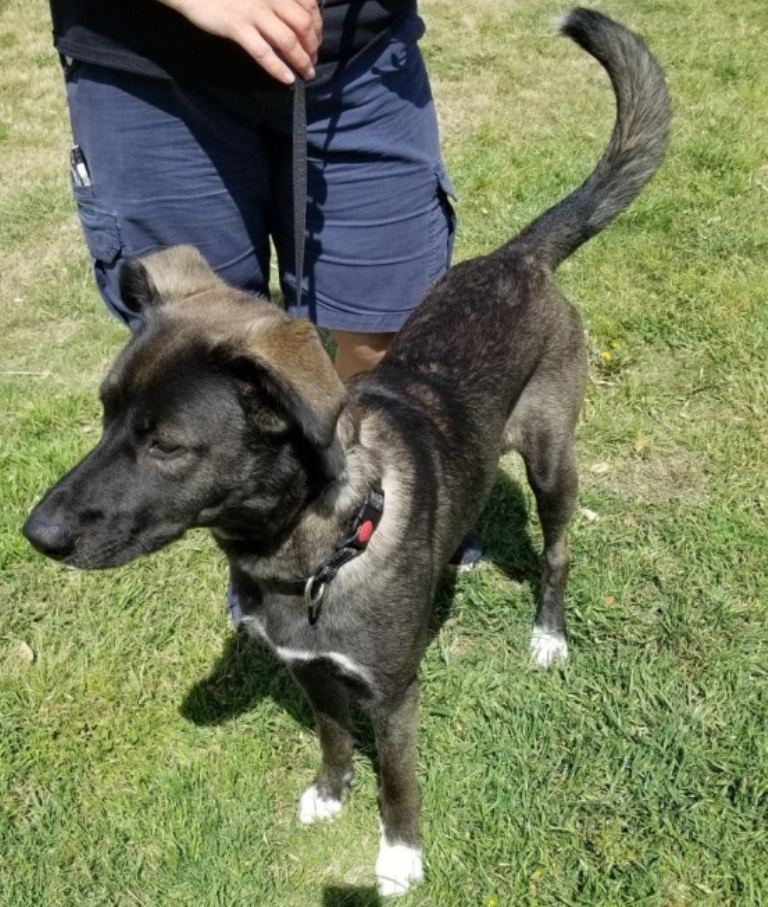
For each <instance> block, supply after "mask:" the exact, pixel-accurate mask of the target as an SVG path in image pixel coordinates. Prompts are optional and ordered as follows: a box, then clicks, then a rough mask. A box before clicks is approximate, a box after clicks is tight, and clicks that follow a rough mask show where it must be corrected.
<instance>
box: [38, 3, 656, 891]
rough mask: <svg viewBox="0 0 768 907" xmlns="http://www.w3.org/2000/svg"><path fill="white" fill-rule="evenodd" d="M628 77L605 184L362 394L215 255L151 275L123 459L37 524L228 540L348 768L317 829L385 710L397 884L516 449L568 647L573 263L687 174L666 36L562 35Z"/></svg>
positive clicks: (48, 539) (577, 15)
mask: <svg viewBox="0 0 768 907" xmlns="http://www.w3.org/2000/svg"><path fill="white" fill-rule="evenodd" d="M561 27H562V31H563V32H564V33H565V34H566V35H568V36H570V37H571V38H572V39H573V40H574V41H575V42H577V43H578V44H579V45H580V46H581V47H582V48H584V49H585V50H586V51H587V52H588V53H590V54H591V55H592V56H594V57H595V58H596V59H597V60H598V61H599V62H600V63H601V64H602V65H603V67H604V68H605V69H606V70H607V73H608V75H609V77H610V79H611V82H612V84H613V88H614V92H615V95H616V103H617V117H616V122H615V125H614V129H613V133H612V135H611V138H610V142H609V145H608V147H607V149H606V151H605V152H604V154H603V156H602V158H601V160H600V161H599V163H598V165H597V167H596V169H595V170H594V172H593V173H592V174H591V175H590V176H589V177H588V178H587V180H586V181H585V182H584V183H583V184H582V185H581V186H580V187H579V188H578V189H576V190H575V191H574V192H572V193H571V194H570V195H568V196H567V197H566V198H565V199H563V200H562V201H560V202H559V203H558V204H556V205H554V206H553V207H552V208H550V209H549V210H548V211H546V212H545V213H544V214H542V215H541V216H540V217H538V218H537V219H535V220H534V221H533V222H532V223H531V224H530V225H529V226H527V227H525V229H523V230H522V232H520V233H519V234H518V235H517V236H515V237H514V238H513V239H512V240H510V241H509V242H507V243H505V244H504V245H503V246H501V248H499V249H497V250H496V251H494V252H492V253H490V254H489V255H487V256H485V257H481V258H477V259H474V260H471V261H465V262H463V263H461V264H459V265H457V266H455V267H453V268H452V269H451V270H450V271H449V272H448V274H447V275H445V276H444V277H443V278H441V279H440V280H438V281H437V282H436V283H435V284H434V285H433V287H432V288H431V289H430V290H429V291H428V293H427V295H426V297H425V298H424V300H423V301H422V303H421V304H420V306H419V307H418V309H417V310H416V311H415V312H414V313H413V314H412V315H411V316H410V318H409V319H408V321H407V323H406V324H405V326H404V327H403V329H402V331H401V332H400V333H399V334H398V336H397V337H396V339H395V341H394V343H393V345H392V348H391V349H390V351H389V352H388V354H387V355H386V356H385V358H384V359H383V361H382V362H381V363H380V364H379V365H378V366H377V367H376V368H374V369H373V370H372V371H370V372H368V373H365V374H362V375H359V376H357V377H356V378H354V379H353V380H352V381H351V382H350V383H349V384H348V386H346V387H345V386H344V385H343V384H342V382H341V381H340V379H339V378H338V376H337V374H336V372H335V370H334V368H333V366H332V364H331V362H330V360H329V358H328V357H327V355H326V353H325V351H324V349H323V347H322V345H321V343H320V341H319V338H318V335H317V333H316V331H315V329H314V328H313V327H312V325H311V324H310V323H309V322H306V321H303V320H292V319H290V318H288V316H286V315H285V314H284V313H283V312H282V311H281V310H279V309H278V308H277V307H276V306H273V305H271V304H270V303H268V302H267V301H264V300H257V299H254V297H253V296H251V295H248V294H246V293H244V292H241V291H238V290H235V289H232V288H230V287H229V286H227V285H226V284H225V283H223V282H222V281H221V280H220V279H219V278H218V277H217V276H216V275H215V274H214V272H213V271H212V270H211V268H210V267H209V266H208V264H207V263H206V262H205V260H204V259H203V257H202V256H201V255H200V254H199V253H198V252H197V251H196V250H195V249H193V248H191V247H176V248H173V249H168V250H165V251H161V252H158V253H155V254H152V255H150V256H148V257H146V258H144V259H141V260H133V261H129V262H127V263H126V264H125V266H124V267H123V270H122V272H121V293H122V297H123V300H124V302H125V303H126V305H128V306H129V307H130V308H131V309H132V310H133V311H135V312H138V313H141V315H142V318H143V324H144V327H143V329H142V330H141V331H140V332H139V333H138V334H137V335H136V336H135V337H133V339H131V341H130V342H129V343H128V345H127V346H126V348H125V349H124V350H123V351H122V353H121V354H120V356H119V357H118V359H117V361H116V362H115V364H114V366H113V367H112V369H111V371H110V372H109V375H108V376H107V378H106V380H105V381H104V383H103V385H102V387H101V402H102V404H103V410H104V426H103V434H102V437H101V440H100V441H99V443H98V445H97V446H96V447H95V448H94V449H93V450H92V451H91V452H90V453H89V454H88V455H87V456H86V457H85V458H84V459H83V460H82V462H81V463H79V464H78V465H77V466H75V468H74V469H73V470H72V471H71V472H69V473H68V474H67V475H66V476H65V477H64V478H62V479H61V480H60V481H59V482H58V483H57V484H56V485H55V486H54V487H53V488H52V489H51V490H50V491H48V493H47V494H46V495H45V497H44V498H43V499H42V500H41V501H40V503H38V504H37V506H36V507H35V508H34V509H33V511H32V513H31V515H30V516H29V518H28V520H27V522H26V523H25V525H24V528H23V531H24V533H25V535H26V537H27V538H28V539H29V541H30V542H31V543H32V544H33V545H34V546H35V547H36V548H38V549H39V550H40V551H41V552H42V553H43V554H46V555H48V556H49V557H52V558H55V559H57V560H59V561H61V562H63V563H65V564H68V565H70V566H74V567H79V568H83V569H96V568H105V567H117V566H119V565H122V564H127V563H128V562H130V561H132V560H133V559H135V558H137V557H139V556H140V555H145V554H148V553H150V552H152V551H155V550H157V549H159V548H162V547H164V546H165V545H168V544H170V543H171V542H173V541H174V540H175V539H178V538H179V537H180V536H182V535H183V534H184V533H185V532H186V531H187V530H188V529H190V528H191V527H208V528H210V529H211V530H212V532H213V535H214V537H215V539H216V542H217V543H218V545H219V546H220V548H221V550H222V551H223V552H224V554H225V555H226V557H227V560H228V562H229V569H230V577H231V587H230V606H231V608H232V611H233V614H234V616H235V618H236V620H237V621H238V623H239V625H240V626H241V627H242V628H243V629H244V630H246V631H247V632H248V633H249V634H251V635H253V636H255V637H258V638H260V639H262V640H264V641H265V642H266V643H267V644H268V645H269V646H270V647H271V649H272V650H273V651H274V653H276V655H277V657H278V658H280V659H281V660H282V661H283V662H285V663H286V664H287V666H288V667H289V669H290V671H291V673H292V674H293V676H294V677H295V679H296V680H297V681H298V683H299V684H300V686H301V687H302V688H303V690H304V692H305V694H306V696H307V698H308V699H309V702H310V703H311V705H312V707H313V710H314V714H315V718H316V721H317V727H318V732H319V737H320V744H321V750H322V758H321V763H320V768H319V771H318V774H317V776H316V778H315V780H314V782H313V783H312V785H311V786H310V787H309V788H308V789H307V790H306V791H305V793H304V794H303V795H302V796H301V799H300V804H299V817H300V819H301V821H302V822H306V823H309V822H313V821H315V820H319V819H329V818H331V817H333V816H334V815H335V814H336V813H337V812H338V811H339V810H340V809H341V807H342V801H343V798H344V796H345V794H346V791H347V788H348V787H349V785H350V782H351V780H352V755H353V739H352V735H351V731H350V721H349V705H350V700H351V699H352V698H354V699H357V700H360V701H362V702H364V703H366V704H367V706H368V708H369V710H370V714H371V716H372V723H373V729H374V734H375V740H376V746H377V752H378V758H379V762H380V802H381V840H380V848H379V853H378V857H377V861H376V876H377V884H378V889H379V891H380V892H381V893H382V894H384V895H389V894H400V893H402V892H404V891H406V890H407V889H408V888H409V887H410V886H411V885H413V884H414V883H416V882H418V881H420V880H421V878H422V855H421V849H420V836H419V812H420V804H419V792H418V788H417V781H416V729H417V709H418V698H419V685H418V678H417V675H418V668H419V663H420V660H421V658H422V655H423V654H424V651H425V648H426V646H427V643H428V641H429V634H430V629H429V628H430V620H431V613H432V608H433V601H434V598H435V592H436V589H437V586H438V582H439V580H440V578H441V576H442V574H443V572H444V570H445V568H446V565H447V563H448V561H449V558H450V556H451V554H452V552H453V551H454V550H455V549H456V547H457V545H458V544H459V543H460V541H461V539H462V538H463V537H464V536H465V534H466V533H467V532H468V530H470V529H471V527H472V526H473V524H474V522H475V520H476V518H477V517H478V514H479V513H480V510H481V508H482V507H483V505H484V503H485V501H486V499H487V498H488V495H489V493H490V490H491V487H492V485H493V483H494V479H495V477H496V473H497V469H498V461H499V457H500V455H501V454H502V453H503V452H504V451H506V450H508V449H510V448H512V449H515V450H517V451H518V452H519V453H520V454H521V455H522V458H523V460H524V462H525V467H526V471H527V477H528V480H529V482H530V485H531V487H532V489H533V493H534V496H535V499H536V505H537V511H538V515H539V519H540V521H541V526H542V530H543V538H544V551H543V556H542V564H543V567H542V577H541V589H540V595H539V601H538V606H537V610H536V616H535V621H534V627H533V635H532V640H531V651H532V655H533V659H534V660H535V661H536V662H537V663H538V664H539V665H542V666H547V665H550V664H552V663H553V662H555V661H557V660H560V659H564V658H566V656H567V654H568V646H567V642H566V635H565V621H564V614H563V597H564V591H565V584H566V577H567V573H568V566H569V559H568V553H567V549H566V539H565V534H566V526H567V524H568V521H569V518H570V517H571V515H572V512H573V509H574V506H575V501H576V493H577V470H576V462H575V455H574V440H573V439H574V429H575V426H576V421H577V418H578V415H579V410H580V407H581V404H582V400H583V396H584V391H585V387H586V382H587V354H586V349H585V341H584V331H583V328H582V324H581V321H580V318H579V315H578V314H577V312H576V310H575V309H574V308H573V307H572V306H571V305H570V304H569V303H568V302H567V301H566V300H565V298H564V297H563V296H562V295H561V293H560V291H559V290H558V288H557V286H556V284H555V282H554V279H553V274H554V271H555V269H556V268H557V266H558V265H559V264H560V263H561V262H562V261H563V260H564V259H565V258H566V257H568V256H569V255H571V254H572V253H573V252H574V251H575V250H576V249H577V248H578V247H579V246H580V245H581V244H582V243H584V242H586V241H587V240H588V239H590V238H591V237H592V236H594V235H595V234H596V233H598V232H599V231H600V230H602V229H603V228H604V227H605V226H606V225H607V224H608V223H609V222H610V221H611V220H613V218H615V217H616V216H617V215H618V214H619V213H620V211H622V210H623V209H624V208H625V207H626V206H627V205H628V204H629V203H630V201H632V199H633V198H634V197H635V196H636V195H637V194H638V193H639V191H640V190H641V189H642V187H643V186H644V185H645V184H646V183H647V182H648V180H649V179H650V178H651V177H652V175H653V174H654V172H655V171H656V169H657V168H658V166H659V165H660V163H661V160H662V157H663V154H664V149H665V145H666V140H667V133H668V124H669V118H670V111H669V103H668V98H667V92H666V88H665V84H664V77H663V74H662V71H661V69H660V67H659V65H658V64H657V63H656V61H655V60H654V58H653V57H652V55H651V54H650V52H649V51H648V49H647V48H646V46H645V44H644V43H643V41H642V40H641V39H640V38H639V37H637V36H636V35H634V34H633V33H631V32H629V31H628V30H626V29H625V28H624V27H622V26H621V25H619V24H617V23H615V22H613V21H612V20H610V19H608V18H607V17H605V16H603V15H601V14H599V13H597V12H594V11H590V10H586V9H576V10H574V11H572V12H571V13H569V14H568V15H567V16H566V17H565V19H564V20H563V22H562V25H561Z"/></svg>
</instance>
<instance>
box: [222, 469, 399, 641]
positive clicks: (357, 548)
mask: <svg viewBox="0 0 768 907" xmlns="http://www.w3.org/2000/svg"><path fill="white" fill-rule="evenodd" d="M383 514H384V489H383V488H381V487H380V486H374V487H373V488H371V489H370V491H369V492H368V494H367V495H366V497H365V500H364V501H363V504H362V506H361V507H360V510H359V511H358V512H357V516H356V517H355V519H354V522H353V523H352V528H351V530H350V532H349V534H348V535H347V536H346V537H345V538H343V539H342V540H341V541H340V542H338V543H337V544H336V545H335V546H334V549H333V552H332V554H331V556H330V557H329V558H328V559H327V560H326V561H325V562H324V563H322V564H321V565H320V566H319V567H318V568H317V570H315V571H314V573H311V574H310V575H309V576H308V577H306V579H296V580H283V579H259V581H258V582H259V585H261V586H263V587H265V588H267V589H270V590H272V591H274V592H278V593H280V594H281V595H301V596H302V598H303V599H304V602H305V603H306V606H307V619H308V621H309V623H310V625H311V626H313V627H314V625H315V624H316V623H317V622H318V620H319V619H320V612H321V609H322V606H323V598H324V597H325V593H326V590H327V589H328V584H329V583H331V582H332V581H333V579H334V578H335V576H336V574H337V573H338V572H339V570H340V569H341V568H342V567H343V566H344V565H345V564H348V563H349V562H350V561H352V560H354V559H355V558H356V557H359V556H360V555H361V554H362V553H363V552H364V551H365V549H366V548H367V547H368V543H369V542H370V540H371V537H372V536H373V533H374V532H375V531H376V529H377V527H378V525H379V523H380V522H381V517H382V516H383ZM227 600H228V602H229V610H230V614H231V615H232V619H233V620H234V621H235V622H236V623H237V622H239V618H240V616H241V608H240V602H239V600H238V596H237V593H236V592H235V590H234V588H233V587H232V586H230V587H229V591H228V593H227Z"/></svg>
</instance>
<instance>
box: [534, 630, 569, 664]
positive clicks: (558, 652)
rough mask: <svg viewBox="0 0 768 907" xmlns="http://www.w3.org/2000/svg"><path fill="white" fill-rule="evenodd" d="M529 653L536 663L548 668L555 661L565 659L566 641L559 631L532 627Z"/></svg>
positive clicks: (566, 654)
mask: <svg viewBox="0 0 768 907" xmlns="http://www.w3.org/2000/svg"><path fill="white" fill-rule="evenodd" d="M531 655H532V656H533V660H534V661H535V662H536V664H537V665H539V666H540V667H542V668H548V667H549V666H550V665H551V664H553V663H554V662H555V661H565V660H566V659H567V658H568V643H567V642H566V641H565V637H564V636H563V635H562V634H560V633H547V632H546V630H536V629H534V631H533V636H532V637H531Z"/></svg>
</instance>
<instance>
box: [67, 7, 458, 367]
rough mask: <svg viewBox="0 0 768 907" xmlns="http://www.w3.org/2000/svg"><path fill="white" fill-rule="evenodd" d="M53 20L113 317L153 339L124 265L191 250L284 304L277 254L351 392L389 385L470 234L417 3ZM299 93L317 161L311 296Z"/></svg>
mask: <svg viewBox="0 0 768 907" xmlns="http://www.w3.org/2000/svg"><path fill="white" fill-rule="evenodd" d="M50 6H51V14H52V22H53V35H54V44H55V46H56V48H57V50H58V52H59V55H60V58H61V60H62V64H63V68H64V74H65V80H66V88H67V102H68V108H69V113H70V121H71V127H72V134H73V148H72V158H71V170H72V182H73V191H74V195H75V199H76V204H77V209H78V214H79V216H80V221H81V224H82V227H83V232H84V235H85V239H86V242H87V245H88V248H89V251H90V254H91V258H92V261H93V268H94V273H95V277H96V283H97V286H98V289H99V291H100V293H101V295H102V297H103V298H104V300H105V302H106V304H107V306H108V307H109V309H110V310H111V311H112V312H113V313H114V314H115V315H117V316H118V317H119V318H121V319H122V320H123V321H124V322H126V323H127V324H128V325H129V326H130V327H131V328H132V329H133V330H136V329H138V328H139V327H140V324H139V322H138V316H136V315H135V314H134V313H132V312H130V311H128V310H127V309H126V307H125V306H124V305H123V304H122V302H121V299H120V295H119V291H118V289H119V271H120V265H121V262H122V261H123V260H124V259H125V258H127V257H135V256H141V255H145V254H148V253H150V252H152V251H155V250H157V249H160V248H164V247H167V246H170V245H175V244H177V243H191V244H192V245H195V246H196V247H197V248H198V249H199V250H200V251H201V252H202V254H203V255H204V256H205V258H206V259H207V260H208V261H209V263H210V264H211V266H212V267H213V268H214V270H215V271H216V272H217V273H218V274H219V275H220V276H221V277H222V278H223V279H224V280H226V281H227V282H228V283H230V284H232V285H234V286H237V287H239V288H242V289H245V290H248V291H251V292H253V293H254V294H260V295H267V296H268V295H269V293H270V287H269V277H270V251H271V248H274V250H275V252H276V259H277V274H278V279H279V285H280V288H281V290H282V294H283V298H284V303H285V306H286V308H287V309H288V310H289V311H290V312H291V313H292V314H297V315H305V316H307V317H309V318H311V319H312V320H313V321H314V322H315V323H316V324H317V325H318V326H319V327H322V328H327V329H328V330H329V332H330V333H331V335H332V337H333V339H334V340H335V342H336V346H337V354H336V367H337V369H338V371H339V373H340V374H341V376H342V378H344V379H347V378H349V377H351V376H352V375H354V374H356V373H357V372H359V371H361V370H363V369H366V368H370V367H372V366H373V365H374V364H375V363H376V362H377V361H378V360H379V359H380V358H381V356H382V355H383V354H384V352H385V351H386V349H387V347H388V346H389V343H390V342H391V339H392V337H393V336H394V333H395V332H396V331H397V330H398V329H399V328H400V326H401V325H402V323H403V321H404V320H405V318H406V317H407V316H408V314H409V312H410V311H411V310H412V309H413V308H414V307H415V306H416V305H417V303H418V301H419V299H420V298H421V296H422V295H423V293H424V291H425V290H426V288H427V287H428V285H429V284H430V283H431V282H432V281H434V280H435V279H436V278H437V277H439V276H440V275H441V274H442V273H443V272H444V271H445V270H446V269H447V268H448V266H449V263H450V258H451V252H452V246H453V237H454V231H455V219H454V213H453V209H452V205H451V198H452V196H453V190H452V187H451V184H450V181H449V179H448V176H447V174H446V171H445V167H444V165H443V161H442V157H441V153H440V148H439V140H438V128H437V119H436V115H435V109H434V104H433V100H432V96H431V92H430V86H429V80H428V77H427V72H426V68H425V65H424V61H423V59H422V56H421V53H420V50H419V47H418V41H419V39H420V38H421V36H422V34H423V32H424V24H423V22H422V20H421V18H420V17H419V14H418V9H417V4H416V0H325V2H323V0H110V2H109V3H104V2H103V0H50ZM297 80H302V81H303V82H304V83H305V93H306V143H307V144H306V181H307V186H306V231H305V234H304V244H305V245H304V249H305V251H304V262H305V264H304V268H303V280H302V285H301V288H299V290H300V291H297V286H296V278H295V273H294V272H295V270H296V268H295V261H296V248H295V246H296V240H295V234H296V232H297V231H296V212H295V211H294V205H293V192H292V186H293V170H294V169H295V162H294V158H293V156H292V152H291V148H292V145H291V140H292V131H293V124H292V112H293V100H294V95H295V86H296V84H297ZM270 240H271V244H270ZM299 241H300V240H299ZM297 368H300V363H297Z"/></svg>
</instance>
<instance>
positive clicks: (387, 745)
mask: <svg viewBox="0 0 768 907" xmlns="http://www.w3.org/2000/svg"><path fill="white" fill-rule="evenodd" d="M418 711H419V682H418V680H414V681H413V683H412V684H411V685H410V686H409V687H408V688H407V690H406V691H405V692H404V693H403V694H402V695H401V696H399V697H398V698H397V699H395V700H391V701H387V702H381V703H377V704H376V705H375V707H374V709H373V725H374V731H375V734H376V749H377V752H378V756H379V770H380V776H381V778H380V783H381V790H380V796H381V842H380V845H379V856H378V859H377V860H376V883H377V887H378V889H379V893H380V894H382V895H396V894H403V893H405V892H406V891H407V890H408V889H409V888H410V886H411V885H412V884H413V883H416V882H420V881H421V880H422V878H423V870H422V862H421V846H420V844H421V841H420V835H419V807H420V802H419V789H418V784H417V780H416V730H417V726H418Z"/></svg>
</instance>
